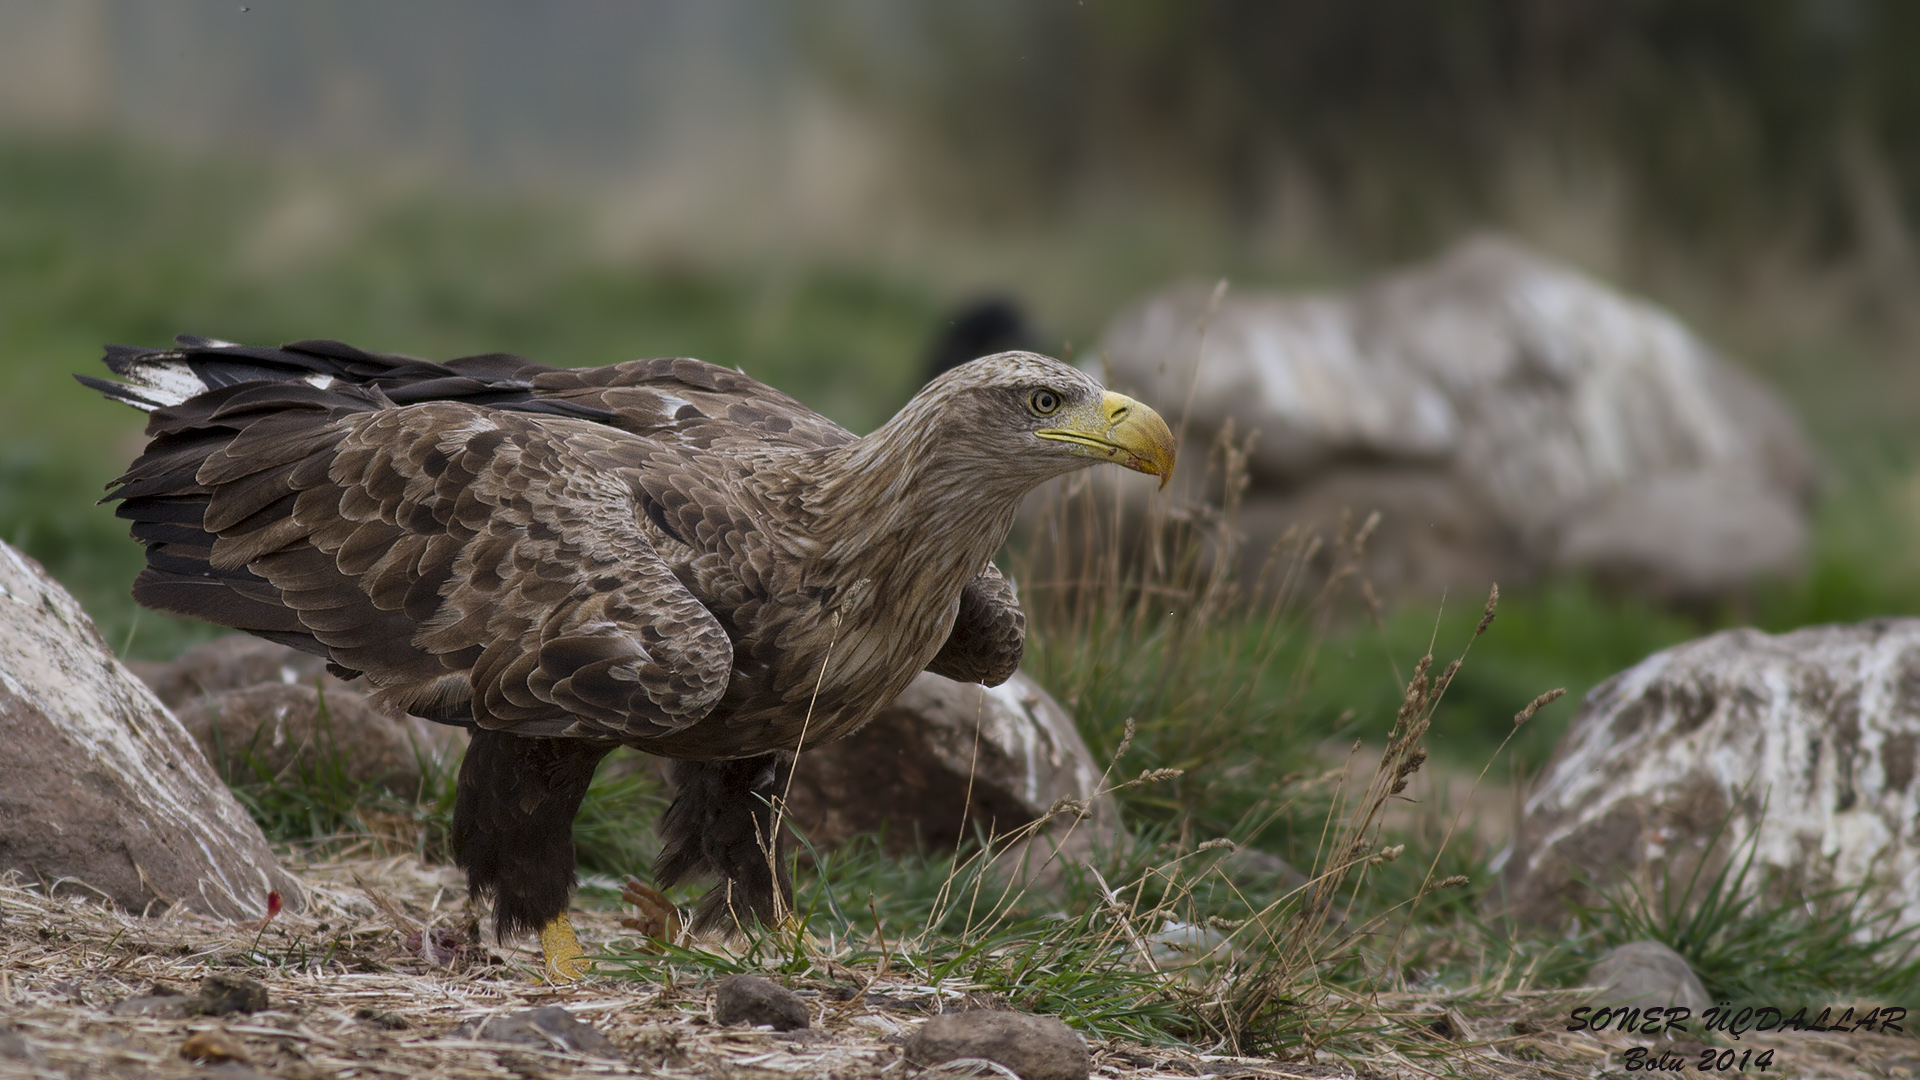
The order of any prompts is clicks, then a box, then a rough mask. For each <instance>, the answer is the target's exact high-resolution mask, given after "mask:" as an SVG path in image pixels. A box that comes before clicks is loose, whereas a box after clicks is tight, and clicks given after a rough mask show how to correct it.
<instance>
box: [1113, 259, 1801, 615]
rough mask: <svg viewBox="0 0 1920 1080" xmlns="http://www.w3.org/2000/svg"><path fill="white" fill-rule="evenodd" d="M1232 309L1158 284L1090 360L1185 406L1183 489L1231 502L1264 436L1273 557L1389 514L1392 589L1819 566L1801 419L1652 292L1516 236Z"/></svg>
mask: <svg viewBox="0 0 1920 1080" xmlns="http://www.w3.org/2000/svg"><path fill="white" fill-rule="evenodd" d="M1212 302H1213V295H1212V290H1211V289H1208V288H1204V287H1199V286H1178V287H1174V288H1170V289H1167V290H1165V291H1163V292H1160V293H1158V294H1155V295H1154V296H1151V297H1149V298H1148V299H1146V300H1145V301H1143V302H1141V303H1140V304H1139V305H1137V306H1135V307H1134V308H1133V309H1131V310H1130V311H1128V312H1126V313H1124V314H1122V315H1121V316H1119V317H1118V318H1116V319H1115V320H1114V322H1113V323H1112V324H1111V325H1110V326H1109V328H1108V329H1107V331H1106V334H1105V336H1104V338H1103V340H1102V341H1101V343H1100V346H1099V348H1097V349H1095V350H1093V351H1092V352H1090V353H1088V354H1087V355H1088V359H1087V360H1085V361H1083V363H1084V364H1085V365H1086V366H1087V368H1088V370H1090V371H1094V372H1095V373H1096V374H1102V373H1110V379H1111V381H1112V382H1113V384H1114V385H1115V387H1116V388H1117V389H1121V390H1123V391H1126V392H1128V393H1133V394H1136V395H1138V396H1140V397H1142V398H1143V399H1144V400H1146V401H1149V402H1152V403H1154V404H1155V406H1156V407H1158V408H1160V409H1161V411H1162V412H1164V413H1165V414H1166V415H1167V417H1168V419H1169V421H1170V422H1174V423H1175V424H1176V425H1178V424H1179V423H1180V421H1181V419H1182V418H1184V420H1185V422H1186V428H1187V436H1186V439H1185V442H1184V445H1183V446H1182V448H1181V451H1182V452H1181V463H1182V466H1183V468H1182V470H1181V474H1180V476H1179V477H1178V479H1177V480H1176V485H1178V488H1177V490H1179V491H1180V492H1181V494H1182V496H1183V497H1185V498H1189V499H1213V500H1217V499H1218V498H1219V495H1218V492H1217V490H1214V491H1209V490H1208V487H1207V484H1206V482H1205V481H1203V479H1202V477H1201V475H1200V474H1201V471H1202V466H1203V465H1204V463H1205V459H1206V455H1205V452H1204V451H1205V449H1206V446H1207V444H1208V443H1209V442H1210V441H1211V440H1212V438H1213V437H1214V436H1215V434H1216V433H1218V432H1220V431H1221V430H1222V429H1223V428H1225V427H1226V426H1227V425H1228V424H1229V423H1231V425H1232V429H1233V431H1234V432H1235V433H1237V434H1238V435H1245V434H1246V433H1248V432H1257V435H1256V436H1255V438H1254V441H1253V445H1252V450H1251V454H1250V457H1249V460H1248V469H1249V472H1250V474H1251V475H1250V478H1251V480H1252V485H1251V488H1250V490H1249V491H1248V492H1247V493H1246V496H1245V499H1246V506H1247V511H1248V515H1247V528H1248V531H1249V532H1250V533H1251V534H1252V538H1253V540H1254V543H1253V544H1252V545H1251V546H1250V549H1249V550H1250V553H1251V554H1252V555H1253V557H1255V558H1262V557H1264V554H1265V550H1266V547H1267V546H1268V543H1269V542H1270V541H1271V540H1272V539H1273V538H1274V537H1277V536H1278V535H1279V532H1280V530H1282V529H1284V527H1285V525H1287V524H1290V523H1293V522H1297V521H1311V522H1315V523H1317V524H1319V525H1321V526H1323V527H1325V526H1327V525H1329V524H1330V522H1331V520H1332V518H1333V517H1334V516H1335V515H1337V513H1338V512H1339V511H1340V510H1346V509H1350V510H1351V511H1352V512H1353V514H1354V517H1355V520H1358V519H1360V518H1364V517H1365V516H1366V514H1367V513H1368V512H1369V511H1371V510H1374V509H1378V510H1380V511H1382V512H1383V514H1384V515H1385V518H1386V520H1385V521H1384V522H1383V525H1382V531H1381V533H1380V536H1379V545H1378V546H1377V547H1378V548H1379V549H1384V554H1383V557H1384V558H1385V559H1387V560H1388V561H1389V562H1392V561H1395V560H1398V561H1399V562H1400V563H1404V564H1407V565H1404V566H1400V567H1398V568H1395V569H1394V570H1393V571H1392V572H1391V573H1388V574H1385V575H1383V578H1384V580H1382V581H1381V582H1380V583H1382V584H1385V585H1386V586H1388V587H1402V586H1404V587H1406V588H1409V589H1414V590H1428V589H1433V588H1436V587H1437V588H1445V587H1449V586H1470V587H1472V588H1474V589H1475V590H1478V589H1481V588H1484V587H1485V586H1486V584H1487V577H1489V576H1497V577H1499V579H1500V581H1501V582H1502V584H1508V585H1511V584H1516V583H1518V582H1519V581H1521V580H1524V579H1525V578H1527V577H1530V576H1532V575H1533V574H1535V573H1537V572H1539V571H1541V570H1544V569H1549V568H1566V567H1573V568H1580V569H1589V570H1595V571H1599V572H1601V573H1603V574H1606V575H1608V576H1610V577H1613V578H1615V579H1617V580H1619V581H1620V582H1621V583H1623V584H1626V585H1629V586H1632V587H1635V588H1637V589H1641V590H1643V591H1647V592H1651V593H1655V594H1659V595H1665V596H1701V595H1717V594H1721V593H1725V592H1727V591H1729V590H1732V589H1735V588H1738V587H1740V586H1742V585H1744V584H1745V583H1747V582H1749V581H1751V580H1752V579H1754V578H1756V577H1763V576H1768V575H1782V574H1790V573H1792V572H1794V571H1795V570H1797V569H1798V568H1799V566H1800V565H1801V562H1802V560H1803V558H1804V552H1805V548H1806V543H1807V525H1806V518H1805V511H1804V506H1803V504H1804V502H1805V500H1806V499H1807V497H1808V496H1809V495H1810V493H1811V487H1812V484H1813V479H1814V475H1813V465H1812V459H1811V454H1810V451H1809V449H1808V447H1807V444H1806V442H1805V440H1804V438H1803V437H1802V436H1801V434H1800V431H1799V429H1798V426H1797V424H1796V423H1795V421H1794V419H1793V417H1792V415H1791V414H1790V413H1789V412H1788V410H1787V409H1786V408H1785V407H1784V406H1783V405H1782V404H1781V403H1780V402H1779V401H1778V399H1776V398H1775V397H1774V395H1773V394H1772V393H1771V392H1769V391H1768V390H1767V389H1766V388H1765V387H1763V386H1762V385H1761V384H1760V383H1759V382H1758V381H1757V380H1755V379H1754V378H1752V377H1751V376H1749V375H1747V374H1746V373H1745V372H1744V371H1742V370H1741V369H1740V368H1739V367H1737V366H1735V365H1733V364H1730V363H1728V362H1727V361H1725V360H1724V359H1722V358H1721V357H1719V356H1717V355H1716V354H1715V353H1714V352H1713V350H1712V349H1711V348H1710V347H1708V346H1707V345H1706V344H1705V343H1704V342H1702V341H1701V340H1700V339H1699V338H1697V337H1696V336H1694V335H1693V334H1692V333H1690V332H1689V331H1688V330H1687V328H1686V327H1685V326H1683V325H1682V324H1681V323H1680V322H1679V321H1678V320H1677V319H1675V318H1674V317H1673V316H1672V315H1670V314H1668V313H1666V312H1664V311H1662V310H1661V309H1659V308H1657V307H1655V306H1654V305H1652V304H1649V303H1646V302H1644V301H1641V300H1637V299H1634V298H1632V297H1629V296H1626V295H1623V294H1621V293H1619V292H1616V291H1614V290H1613V289H1610V288H1608V287H1607V286H1605V285H1603V284H1601V283H1599V282H1597V281H1595V280H1593V279H1592V278H1590V277H1587V276H1586V275H1584V274H1581V273H1579V272H1577V271H1575V270H1572V269H1570V268H1568V267H1565V266H1562V265H1559V264H1557V263H1554V262H1552V261H1550V260H1548V259H1545V258H1542V257H1540V256H1538V255H1534V254H1532V253H1530V252H1527V251H1525V250H1524V249H1521V248H1519V247H1517V246H1515V245H1512V244H1510V243H1505V242H1501V241H1495V240H1478V241H1473V242H1469V243H1466V244H1463V245H1461V246H1460V247H1458V248H1456V249H1454V250H1453V251H1451V252H1449V253H1447V254H1446V255H1444V256H1442V257H1441V258H1440V259H1438V260H1437V261H1435V262H1433V263H1431V264H1428V265H1424V266H1418V267H1414V268H1411V269H1408V270H1406V271H1403V272H1401V273H1397V274H1394V275H1391V276H1389V277H1387V278H1384V279H1382V280H1380V281H1378V282H1376V283H1374V284H1372V285H1369V286H1367V287H1364V288H1362V289H1360V290H1357V291H1355V292H1354V293H1352V294H1349V295H1341V296H1306V297H1285V296H1279V295H1274V294H1265V293H1257V292H1256V293H1246V292H1235V291H1230V292H1228V293H1227V294H1226V295H1225V297H1224V298H1223V299H1222V300H1221V301H1220V303H1219V305H1218V307H1217V309H1216V310H1214V311H1213V313H1212V315H1211V317H1210V318H1209V317H1208V315H1207V313H1208V311H1209V307H1210V305H1211V304H1212ZM1202 323H1205V324H1206V328H1207V329H1206V333H1205V336H1204V339H1203V338H1202V336H1201V334H1200V333H1199V332H1198V327H1199V326H1200V325H1201V324H1202ZM1189 401H1191V408H1190V409H1188V408H1187V402H1189ZM1216 483H1217V478H1216ZM1700 492H1706V493H1707V494H1708V495H1709V496H1710V498H1708V499H1707V500H1705V501H1702V500H1700V499H1698V498H1696V497H1695V496H1696V495H1697V494H1698V493H1700ZM1448 507H1459V508H1462V509H1460V510H1459V512H1457V513H1456V512H1453V511H1450V510H1449V509H1447V508H1448ZM1469 515H1471V517H1472V520H1463V519H1464V518H1466V517H1467V516H1469ZM1489 551H1491V552H1493V554H1492V555H1491V556H1489V555H1488V554H1487V553H1488V552H1489Z"/></svg>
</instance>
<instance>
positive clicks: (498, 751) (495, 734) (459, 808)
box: [453, 729, 617, 980]
mask: <svg viewBox="0 0 1920 1080" xmlns="http://www.w3.org/2000/svg"><path fill="white" fill-rule="evenodd" d="M616 745H617V744H615V743H610V742H594V741H588V740H583V739H538V738H528V737H526V736H521V735H512V734H508V733H507V732H503V731H488V730H484V729H482V730H478V731H475V732H474V733H473V737H472V741H471V742H469V743H468V745H467V753H466V756H465V757H464V758H462V759H461V762H460V778H459V782H458V785H457V788H456V791H455V796H454V804H453V849H454V858H455V860H456V861H457V862H458V863H459V864H460V865H461V866H462V867H464V868H465V869H466V871H467V889H468V892H469V893H470V894H471V895H472V896H473V897H475V898H480V897H486V898H489V899H491V900H492V901H493V927H494V932H495V933H497V934H498V935H499V936H500V937H501V938H503V939H504V938H508V937H511V936H513V935H515V934H518V933H522V932H526V931H538V932H539V935H540V947H541V951H542V953H543V954H544V955H545V957H546V961H547V964H546V966H547V974H548V977H549V978H552V979H559V980H571V979H574V978H578V977H579V976H580V975H582V974H585V972H586V960H585V957H584V956H583V955H582V954H581V952H580V945H579V942H578V941H577V940H576V939H575V938H574V934H573V925H572V923H571V922H569V921H568V919H567V903H568V901H569V900H570V899H571V898H572V896H573V885H574V874H573V869H574V867H573V817H574V815H575V814H577V813H579V811H580V800H581V799H583V798H585V797H586V794H587V785H588V783H590V782H591V781H592V780H593V771H594V769H595V768H597V767H598V766H599V764H600V761H601V759H602V758H604V757H606V756H607V755H608V754H609V753H611V752H612V751H613V748H614V747H615V746H616Z"/></svg>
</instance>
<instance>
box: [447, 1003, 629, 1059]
mask: <svg viewBox="0 0 1920 1080" xmlns="http://www.w3.org/2000/svg"><path fill="white" fill-rule="evenodd" d="M454 1034H456V1035H458V1036H460V1037H461V1038H466V1039H478V1040H483V1041H486V1042H504V1043H516V1044H518V1045H520V1046H535V1047H539V1048H540V1049H542V1050H565V1051H569V1052H571V1053H575V1054H591V1055H594V1056H596V1057H618V1056H619V1053H620V1052H619V1050H618V1049H616V1048H615V1047H614V1045H613V1040H612V1039H609V1038H607V1037H606V1036H605V1035H602V1034H601V1033H600V1032H599V1031H598V1030H596V1029H595V1028H594V1027H593V1026H592V1025H590V1024H583V1023H581V1022H580V1021H578V1020H575V1019H574V1018H573V1014H572V1013H570V1012H568V1011H567V1010H565V1009H563V1008H561V1007H559V1006H558V1005H548V1006H545V1007H544V1008H539V1009H527V1010H526V1011H524V1012H517V1013H505V1014H502V1015H499V1016H486V1017H479V1018H476V1019H473V1020H469V1021H467V1022H466V1023H464V1024H462V1025H460V1026H459V1027H457V1028H455V1029H454Z"/></svg>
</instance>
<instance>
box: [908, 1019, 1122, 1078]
mask: <svg viewBox="0 0 1920 1080" xmlns="http://www.w3.org/2000/svg"><path fill="white" fill-rule="evenodd" d="M906 1055H907V1061H908V1062H909V1063H911V1064H914V1065H918V1066H920V1067H921V1068H923V1069H924V1068H931V1067H932V1066H935V1065H939V1064H942V1063H944V1062H948V1061H956V1060H959V1059H962V1058H979V1059H983V1060H986V1061H991V1062H995V1063H997V1064H1000V1065H1005V1066H1006V1067H1007V1068H1009V1069H1012V1070H1013V1071H1014V1072H1016V1073H1018V1074H1019V1075H1020V1077H1021V1080H1087V1075H1088V1072H1089V1062H1088V1058H1087V1043H1086V1040H1085V1039H1082V1038H1081V1037H1080V1035H1079V1034H1078V1033H1077V1032H1075V1031H1074V1030H1073V1029H1072V1028H1070V1027H1068V1026H1067V1025H1065V1024H1063V1023H1061V1022H1060V1021H1058V1020H1055V1019H1053V1018H1052V1017H1050V1016H1029V1015H1028V1014H1026V1013H1017V1012H997V1011H988V1010H977V1011H971V1012H960V1013H944V1014H942V1015H940V1016H936V1017H934V1018H932V1019H930V1020H928V1021H927V1022H926V1023H924V1024H921V1025H920V1030H918V1031H916V1032H914V1033H913V1035H912V1037H910V1038H909V1039H907V1045H906Z"/></svg>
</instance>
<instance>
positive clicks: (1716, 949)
mask: <svg viewBox="0 0 1920 1080" xmlns="http://www.w3.org/2000/svg"><path fill="white" fill-rule="evenodd" d="M1729 820H1731V817H1730V816H1729V818H1728V819H1725V820H1722V821H1721V823H1720V826H1719V828H1718V829H1716V830H1715V832H1714V834H1713V837H1712V838H1711V840H1710V841H1709V843H1708V845H1707V850H1706V852H1705V853H1703V856H1702V858H1701V861H1700V864H1699V865H1698V866H1697V867H1696V868H1695V870H1694V871H1693V872H1692V873H1691V874H1689V875H1688V876H1687V877H1686V879H1685V880H1684V881H1682V880H1678V879H1676V878H1674V877H1673V876H1671V875H1669V876H1666V877H1663V878H1662V880H1661V881H1660V883H1659V886H1658V888H1657V889H1655V890H1651V895H1650V891H1649V890H1646V889H1643V888H1641V887H1640V886H1639V885H1638V884H1637V883H1634V882H1631V881H1629V882H1627V883H1625V884H1624V885H1622V886H1619V887H1614V888H1601V889H1599V890H1597V891H1598V892H1599V893H1600V895H1601V896H1602V897H1603V898H1604V900H1605V906H1604V908H1600V909H1589V910H1587V911H1585V912H1584V913H1583V914H1585V915H1586V916H1587V917H1588V918H1589V919H1591V920H1593V921H1594V923H1595V924H1596V926H1597V927H1598V929H1599V933H1598V934H1596V935H1594V941H1595V943H1596V944H1598V945H1605V946H1609V947H1610V946H1613V945H1619V944H1622V943H1624V942H1628V941H1640V940H1653V941H1658V942H1661V943H1662V944H1665V945H1666V946H1668V947H1669V948H1671V949H1673V951H1675V952H1677V953H1679V954H1680V955H1681V956H1683V957H1686V959H1687V964H1688V966H1690V967H1692V968H1693V971H1694V974H1696V975H1698V976H1700V981H1701V982H1702V983H1704V984H1705V985H1706V988H1707V991H1708V992H1709V993H1711V994H1713V995H1714V996H1715V997H1717V998H1727V999H1731V1000H1733V1001H1734V1002H1735V1003H1736V1004H1741V1003H1753V1004H1767V1005H1784V1006H1786V1007H1788V1008H1792V1007H1794V1006H1798V1005H1814V1006H1820V1005H1827V1004H1832V1003H1834V1002H1836V1001H1846V1000H1849V999H1850V996H1851V995H1860V996H1861V997H1864V998H1868V999H1875V1000H1880V1001H1886V1002H1889V1003H1891V1004H1901V1003H1902V1001H1901V999H1903V998H1904V996H1905V995H1907V994H1909V993H1911V992H1912V991H1913V988H1914V987H1916V986H1920V927H1914V926H1909V927H1906V928H1904V929H1902V928H1900V927H1899V926H1898V925H1897V923H1896V919H1897V917H1898V914H1899V913H1898V911H1897V910H1892V909H1889V910H1885V911H1881V912H1878V913H1875V912H1874V911H1873V910H1872V907H1873V905H1872V902H1871V900H1870V892H1871V886H1872V884H1873V883H1872V882H1862V883H1860V884H1859V885H1857V886H1853V887H1849V888H1839V889H1826V890H1822V891H1820V892H1817V893H1815V894H1813V895H1799V894H1797V893H1795V892H1793V891H1792V890H1789V889H1786V888H1781V887H1776V883H1775V882H1773V881H1771V880H1767V879H1769V878H1771V877H1772V875H1770V874H1767V873H1756V872H1755V871H1754V866H1753V859H1754V854H1755V853H1756V851H1757V850H1758V847H1759V833H1758V831H1757V830H1756V831H1755V833H1754V834H1753V836H1752V838H1751V839H1750V840H1749V842H1748V843H1747V844H1746V845H1745V847H1746V850H1745V852H1744V853H1742V852H1741V851H1738V850H1736V851H1733V852H1732V853H1731V857H1729V858H1727V859H1725V860H1723V861H1721V862H1720V864H1719V867H1718V869H1716V870H1713V871H1712V872H1711V873H1708V872H1707V867H1708V866H1709V865H1710V863H1709V861H1708V856H1711V855H1712V853H1713V852H1714V850H1715V849H1717V848H1718V847H1719V846H1720V843H1721V841H1723V840H1724V839H1725V838H1726V829H1727V824H1728V821H1729Z"/></svg>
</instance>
